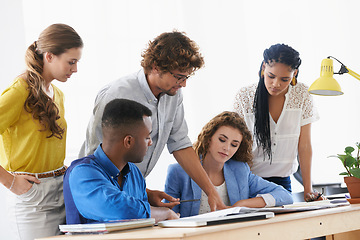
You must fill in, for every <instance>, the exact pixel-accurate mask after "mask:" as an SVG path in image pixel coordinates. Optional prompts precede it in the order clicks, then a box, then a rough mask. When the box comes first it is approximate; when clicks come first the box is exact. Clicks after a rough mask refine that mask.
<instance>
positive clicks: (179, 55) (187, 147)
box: [79, 31, 225, 210]
mask: <svg viewBox="0 0 360 240" xmlns="http://www.w3.org/2000/svg"><path fill="white" fill-rule="evenodd" d="M203 65H204V60H203V57H202V56H201V54H200V53H199V47H198V46H197V44H196V43H195V42H194V41H192V40H191V39H189V38H188V37H187V36H186V35H185V34H184V33H182V32H178V31H173V32H166V33H162V34H160V35H159V36H158V37H156V38H155V39H154V40H153V41H150V42H149V46H148V48H147V49H145V50H144V52H143V53H142V60H141V66H142V69H141V70H140V71H138V72H136V73H134V74H131V75H128V76H125V77H123V78H120V79H119V80H117V81H115V82H112V83H110V84H108V85H107V86H105V87H104V88H103V89H101V90H100V92H99V93H98V95H97V97H96V100H95V106H94V110H93V115H92V117H91V119H90V122H89V125H88V128H87V133H86V141H85V142H84V144H83V147H82V149H81V151H80V154H79V157H84V156H87V155H89V154H92V153H93V152H94V151H95V150H96V149H97V147H98V145H99V144H100V143H101V142H102V134H101V133H102V131H101V116H102V114H103V111H104V107H105V105H106V104H107V103H108V102H110V101H111V100H113V99H116V98H125V99H130V100H134V101H137V102H139V103H141V104H143V105H145V106H147V107H148V108H149V109H150V110H151V111H152V117H151V118H152V133H151V139H152V141H153V144H152V146H150V147H149V148H148V150H147V153H146V155H145V157H144V160H143V162H141V163H138V164H136V165H137V166H138V167H139V169H140V171H141V173H142V174H143V175H144V177H146V176H147V175H149V173H150V172H151V170H152V169H153V168H154V166H155V164H156V163H157V161H158V159H159V157H160V155H161V153H162V151H163V149H164V147H165V145H167V148H168V150H169V152H170V153H172V154H173V156H174V157H175V159H176V160H177V162H178V163H179V164H180V165H181V166H182V167H183V169H184V170H185V171H186V172H187V173H188V175H189V176H190V177H191V178H192V179H193V180H194V181H195V182H196V183H197V184H198V185H199V186H200V187H201V188H202V189H203V190H204V192H205V193H206V194H207V195H208V201H209V205H210V208H211V210H217V209H223V208H225V205H224V203H223V201H222V200H221V198H220V196H219V194H218V193H217V191H216V189H215V188H214V186H213V185H212V183H211V181H210V179H209V178H208V176H207V174H206V173H205V171H204V169H203V168H202V167H201V164H200V161H199V158H198V156H197V155H196V153H195V151H194V150H193V148H192V143H191V141H190V139H189V137H188V136H187V135H188V128H187V124H186V121H185V119H184V107H183V95H182V92H181V88H182V87H186V82H187V79H188V78H189V77H190V76H191V75H192V74H194V72H195V71H196V70H198V69H200V68H201V67H202V66H203ZM147 193H148V200H149V203H150V204H151V205H152V206H157V207H170V208H172V207H173V206H175V205H177V204H179V202H178V201H177V200H178V199H175V198H173V197H171V196H169V195H167V194H166V193H164V192H162V191H156V190H149V189H147ZM163 199H166V200H168V201H169V202H170V203H163V202H162V200H163Z"/></svg>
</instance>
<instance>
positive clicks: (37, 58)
mask: <svg viewBox="0 0 360 240" xmlns="http://www.w3.org/2000/svg"><path fill="white" fill-rule="evenodd" d="M82 46H83V42H82V40H81V38H80V36H79V35H78V34H77V33H76V31H75V30H74V29H73V28H72V27H70V26H68V25H66V24H53V25H50V26H49V27H47V28H46V29H45V30H43V31H42V32H41V34H40V36H39V39H38V40H37V41H35V42H34V43H33V44H31V45H30V46H29V47H28V49H27V50H26V53H25V63H26V67H27V69H26V71H25V74H24V78H25V81H26V82H27V84H28V89H29V95H28V97H27V99H26V101H25V104H24V108H25V110H26V111H27V112H29V113H31V114H32V116H33V118H34V119H37V120H39V122H40V124H41V125H42V126H43V129H41V131H47V130H50V131H51V135H49V136H48V138H50V137H52V136H54V137H57V138H59V139H62V135H63V134H64V132H65V129H64V128H62V127H61V126H60V125H59V124H58V123H57V122H56V120H57V119H59V118H60V116H59V109H58V107H57V106H56V104H55V103H54V101H53V100H52V99H51V98H50V97H49V96H48V95H47V94H46V93H45V92H44V90H43V85H44V78H43V77H42V73H43V68H44V62H43V54H44V53H46V52H50V53H52V54H54V55H60V54H62V53H64V52H66V50H68V49H71V48H78V47H82Z"/></svg>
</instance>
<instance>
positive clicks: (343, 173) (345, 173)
mask: <svg viewBox="0 0 360 240" xmlns="http://www.w3.org/2000/svg"><path fill="white" fill-rule="evenodd" d="M339 175H346V176H349V174H348V173H347V172H342V173H340V174H339Z"/></svg>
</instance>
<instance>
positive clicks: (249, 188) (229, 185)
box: [165, 111, 292, 217]
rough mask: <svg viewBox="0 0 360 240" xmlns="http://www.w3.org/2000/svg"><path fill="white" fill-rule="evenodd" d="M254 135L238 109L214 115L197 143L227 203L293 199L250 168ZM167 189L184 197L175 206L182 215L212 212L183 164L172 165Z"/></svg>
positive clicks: (275, 203) (255, 203)
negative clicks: (189, 200) (190, 200)
mask: <svg viewBox="0 0 360 240" xmlns="http://www.w3.org/2000/svg"><path fill="white" fill-rule="evenodd" d="M252 143H253V142H252V137H251V133H250V131H249V130H248V128H247V126H246V123H245V121H244V120H243V119H242V118H241V117H240V116H239V115H238V114H237V113H235V112H227V111H225V112H223V113H221V114H219V115H217V116H215V117H214V118H213V119H211V120H210V121H209V122H208V123H207V124H206V125H205V126H204V127H203V129H202V131H201V133H200V134H199V136H198V140H197V141H196V142H195V143H194V149H195V152H196V153H197V154H198V155H199V157H200V159H201V162H202V166H203V168H204V170H205V172H206V173H207V174H208V176H209V178H210V180H211V182H212V184H213V185H214V186H215V188H216V190H217V191H218V192H219V195H220V197H221V198H222V200H223V201H224V203H225V205H227V206H233V207H235V206H242V207H265V206H279V205H283V204H290V203H292V197H291V194H290V193H289V192H288V191H286V190H285V189H284V188H283V187H281V186H279V185H277V184H274V183H271V182H268V181H266V180H264V179H262V178H261V177H258V176H256V175H254V174H252V173H251V172H250V168H249V165H251V160H252ZM165 192H166V193H167V194H169V195H170V196H173V197H175V198H180V199H183V200H187V199H199V201H193V202H183V203H181V204H180V205H177V206H175V207H174V208H173V210H174V211H175V212H177V213H180V216H181V217H188V216H193V215H197V214H201V213H207V212H210V207H209V205H208V203H207V202H208V201H207V197H206V194H205V193H204V192H203V191H202V190H201V189H200V188H199V186H198V185H197V184H196V183H195V182H194V181H193V180H191V178H190V177H189V176H188V175H187V174H186V173H185V171H184V170H183V169H182V168H181V166H180V165H179V164H172V165H170V166H169V169H168V175H167V179H166V184H165Z"/></svg>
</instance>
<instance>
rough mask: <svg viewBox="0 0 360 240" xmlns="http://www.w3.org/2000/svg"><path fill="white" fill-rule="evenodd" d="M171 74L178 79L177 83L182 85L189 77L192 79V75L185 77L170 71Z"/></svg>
mask: <svg viewBox="0 0 360 240" xmlns="http://www.w3.org/2000/svg"><path fill="white" fill-rule="evenodd" d="M169 73H170V74H171V75H172V76H173V77H174V78H176V79H177V81H176V83H177V84H180V83H183V82H184V81H185V80H187V79H188V78H189V77H191V75H188V76H185V75H181V74H174V73H172V72H170V71H169Z"/></svg>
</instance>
